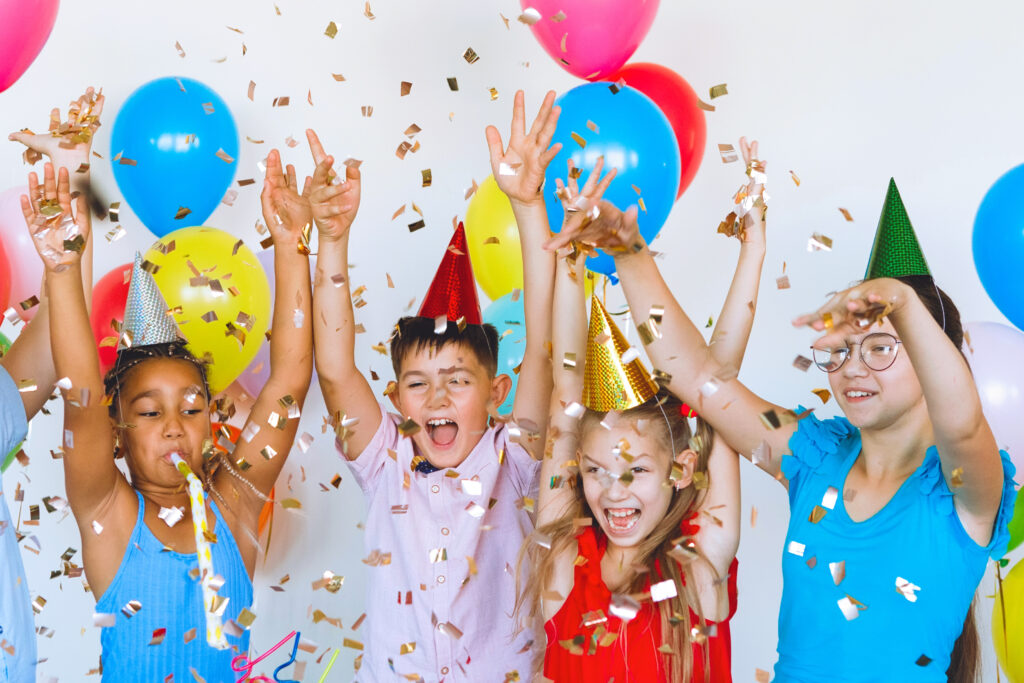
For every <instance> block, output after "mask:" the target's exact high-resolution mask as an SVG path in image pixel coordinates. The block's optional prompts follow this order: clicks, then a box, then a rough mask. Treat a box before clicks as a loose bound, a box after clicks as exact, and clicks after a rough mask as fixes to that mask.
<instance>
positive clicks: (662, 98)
mask: <svg viewBox="0 0 1024 683" xmlns="http://www.w3.org/2000/svg"><path fill="white" fill-rule="evenodd" d="M607 80H609V81H619V80H622V81H625V82H626V85H629V86H631V87H633V88H636V89H637V90H639V91H640V92H642V93H643V94H645V95H647V96H648V97H650V98H651V99H652V100H654V103H655V104H656V105H658V108H659V109H661V112H662V113H663V114H664V115H665V116H666V117H667V118H668V121H669V123H670V124H671V125H672V132H674V133H675V134H676V142H677V143H678V144H679V162H680V163H679V168H680V174H679V192H678V193H677V194H676V199H678V198H679V197H681V196H682V195H683V191H684V190H686V188H687V187H689V185H690V181H692V180H693V177H694V176H695V175H697V169H698V168H699V167H700V162H701V159H703V158H704V144H705V142H706V141H707V134H708V130H707V123H706V122H705V121H704V112H703V111H702V110H701V108H700V107H699V106H697V102H698V99H697V93H695V92H694V91H693V88H691V87H690V84H689V83H687V82H686V81H685V80H684V79H683V77H682V76H680V75H679V74H677V73H676V72H675V71H672V69H667V68H665V67H663V66H661V65H659V64H648V63H645V62H637V63H635V64H627V65H626V66H624V67H622V68H621V69H620V70H619V71H618V73H616V74H615V75H613V76H610V77H609V78H608V79H607Z"/></svg>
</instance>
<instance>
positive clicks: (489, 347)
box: [307, 92, 559, 683]
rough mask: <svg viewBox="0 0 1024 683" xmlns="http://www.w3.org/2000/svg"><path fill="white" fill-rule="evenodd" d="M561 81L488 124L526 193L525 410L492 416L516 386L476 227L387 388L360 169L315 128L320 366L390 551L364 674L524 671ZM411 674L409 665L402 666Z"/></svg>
mask: <svg viewBox="0 0 1024 683" xmlns="http://www.w3.org/2000/svg"><path fill="white" fill-rule="evenodd" d="M553 103H554V93H553V92H551V93H548V95H547V97H546V98H545V100H544V104H543V105H542V106H541V109H540V112H539V113H538V115H537V118H536V120H535V121H534V123H533V125H532V127H531V129H530V130H529V131H526V129H525V115H524V105H523V93H522V92H519V93H517V94H516V98H515V105H514V109H513V118H512V132H511V138H510V139H509V145H508V148H507V149H506V148H505V147H504V145H503V144H502V140H501V136H500V134H499V133H498V131H497V130H496V129H494V127H493V126H491V127H488V129H487V142H488V146H489V148H490V157H491V167H492V169H493V173H494V177H495V179H496V181H497V183H498V186H499V187H500V188H501V189H502V191H504V192H505V194H506V195H508V197H509V199H510V200H511V203H512V208H513V211H514V213H515V217H516V221H517V224H518V228H519V235H520V241H521V244H522V251H523V266H524V285H525V286H524V296H525V301H524V305H525V315H526V319H525V322H526V332H527V337H526V351H525V355H524V358H523V363H522V368H521V371H520V376H519V386H518V390H517V392H516V397H515V404H514V407H513V420H514V422H513V423H511V424H509V425H506V424H504V423H501V422H496V423H495V426H490V427H489V426H488V425H489V422H490V418H491V416H493V415H495V414H496V411H497V407H498V406H499V405H501V403H502V402H503V401H504V399H505V396H506V394H507V393H508V391H509V389H510V387H511V380H510V378H509V377H508V376H507V375H497V376H496V371H497V353H498V335H497V331H496V330H495V329H494V327H493V326H491V325H483V324H482V321H481V318H480V308H479V304H478V303H477V299H476V289H475V283H474V282H473V280H472V269H471V268H470V265H469V257H468V249H467V248H466V243H465V234H464V232H463V230H462V226H461V225H460V226H459V229H458V230H456V232H455V234H454V235H453V237H452V241H451V244H450V245H449V248H448V250H447V251H446V252H445V255H444V259H443V260H442V263H441V266H440V268H439V269H438V272H437V275H436V277H435V278H434V282H433V284H432V285H431V287H430V291H429V292H428V294H427V296H426V297H425V299H424V303H423V307H422V308H421V310H420V313H419V315H418V316H416V317H406V318H402V319H401V320H399V321H398V324H397V325H396V331H395V333H394V335H393V337H392V341H391V357H392V364H393V366H394V370H395V380H396V382H395V383H394V384H393V385H391V387H390V389H391V390H390V391H389V392H388V396H389V398H390V399H391V402H392V404H393V405H394V408H395V410H396V412H397V414H390V413H388V411H387V409H386V408H385V407H384V406H383V405H381V404H379V403H378V402H377V399H376V397H375V396H374V394H373V391H372V390H371V388H370V385H369V383H368V382H367V381H366V379H365V377H364V376H363V375H362V374H361V373H360V371H359V370H358V369H357V368H356V365H355V357H354V345H355V330H354V320H353V309H352V299H351V292H350V291H349V281H348V272H347V268H348V234H349V227H350V226H351V224H352V221H353V220H354V219H355V215H356V212H357V210H358V208H359V194H360V175H359V171H358V169H356V168H353V167H347V168H346V169H345V179H344V180H343V181H342V182H340V183H337V184H335V183H332V182H331V180H330V175H331V173H330V169H331V165H332V164H333V162H334V159H333V158H332V157H330V156H328V155H327V154H326V153H325V152H324V151H323V148H322V147H321V145H320V142H319V140H318V139H317V138H316V135H315V134H314V133H313V132H312V131H308V132H307V135H308V137H309V140H310V146H311V148H312V150H313V156H314V159H315V161H316V162H317V170H316V175H315V176H314V178H313V182H312V187H311V191H310V194H309V198H310V202H311V205H312V209H313V217H314V220H315V222H316V225H317V229H318V232H319V238H320V242H319V256H318V260H317V271H316V277H315V283H314V303H313V305H314V314H313V319H314V343H315V353H316V367H317V372H318V374H319V377H320V386H321V389H322V390H323V395H324V400H325V401H326V404H327V409H328V410H329V411H330V412H331V414H332V415H333V416H334V418H335V428H336V431H337V433H338V441H337V445H338V448H339V450H340V452H341V453H342V454H343V455H344V456H345V457H346V458H347V459H348V460H349V462H350V467H351V469H352V472H353V474H354V475H355V477H356V479H357V481H358V482H359V485H360V486H361V487H362V489H363V491H364V493H365V494H366V496H367V510H368V511H367V521H366V545H367V552H368V553H369V554H370V556H371V557H374V558H377V559H378V560H379V562H378V564H377V565H376V566H374V567H373V568H372V569H371V574H370V589H369V591H368V595H367V610H366V612H367V625H366V627H365V628H366V630H367V632H368V635H367V637H366V640H365V643H364V645H365V648H366V649H365V652H364V654H363V655H362V661H361V664H360V668H359V671H358V674H357V680H359V681H363V682H364V683H369V682H371V681H385V680H386V681H392V680H396V679H397V680H400V679H402V678H406V679H410V680H416V677H417V676H418V677H420V678H422V680H424V681H426V682H428V683H433V682H440V681H446V682H454V681H473V682H474V683H475V682H477V681H481V682H482V681H498V682H502V681H506V680H526V679H527V677H528V676H529V674H530V664H531V660H532V657H531V647H532V644H531V643H530V641H529V636H528V633H527V632H525V631H524V632H522V633H517V629H516V625H515V620H514V618H513V612H514V609H515V569H514V567H515V564H516V556H517V553H518V551H519V548H520V546H521V544H522V542H523V540H524V539H525V538H526V536H527V535H529V533H530V532H531V531H532V530H533V515H532V502H531V501H532V500H533V499H536V497H537V486H538V481H537V476H538V472H539V460H538V459H539V458H540V457H541V456H542V454H543V447H544V440H545V431H546V425H547V414H546V413H547V410H546V407H547V405H548V403H549V400H550V395H551V364H550V358H549V353H548V350H547V348H546V346H547V342H548V340H549V339H550V328H551V321H550V312H549V309H550V302H551V292H552V287H553V278H554V258H553V256H552V255H551V253H550V252H546V251H545V250H544V249H543V248H542V246H543V243H544V242H545V241H546V240H547V239H548V236H549V234H550V231H549V228H548V222H547V216H546V213H545V209H544V201H543V198H542V195H541V186H542V184H543V180H544V171H545V168H546V167H547V164H548V163H549V162H550V161H551V159H552V158H553V157H554V155H555V154H556V153H557V152H558V149H559V146H558V145H555V146H552V147H551V148H550V149H548V145H549V144H550V141H551V137H552V135H553V134H554V131H555V125H556V123H557V120H558V113H559V110H558V108H556V107H553ZM396 674H397V676H396Z"/></svg>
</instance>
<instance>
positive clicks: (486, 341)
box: [391, 316, 498, 380]
mask: <svg viewBox="0 0 1024 683" xmlns="http://www.w3.org/2000/svg"><path fill="white" fill-rule="evenodd" d="M434 327H435V326H434V319H433V318H424V317H420V316H406V317H404V318H400V319H399V320H398V323H397V324H396V325H395V331H394V334H392V335H391V366H392V367H393V368H394V370H395V379H396V380H397V379H398V378H399V376H400V375H401V374H402V361H403V360H405V358H406V356H408V355H409V354H410V353H417V352H419V351H422V350H423V349H429V350H430V351H434V352H436V351H440V350H441V349H442V348H444V347H445V346H447V345H448V344H462V345H463V346H465V347H466V348H468V349H469V350H470V351H471V352H472V353H473V355H474V356H476V359H477V361H479V363H480V364H481V365H483V366H484V368H486V369H487V374H488V375H489V376H490V377H494V376H495V375H496V374H497V372H498V330H497V328H495V327H494V325H491V324H490V323H484V324H483V325H466V326H465V327H463V328H462V330H461V331H460V330H459V326H458V325H456V324H455V323H453V322H451V321H449V322H448V327H447V328H446V329H445V331H444V332H441V333H440V334H438V333H437V332H436V331H435V329H434Z"/></svg>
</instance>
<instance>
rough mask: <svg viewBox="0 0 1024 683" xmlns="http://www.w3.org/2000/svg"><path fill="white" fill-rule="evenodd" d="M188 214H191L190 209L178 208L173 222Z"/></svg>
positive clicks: (185, 207)
mask: <svg viewBox="0 0 1024 683" xmlns="http://www.w3.org/2000/svg"><path fill="white" fill-rule="evenodd" d="M190 213H192V209H190V208H188V207H187V206H179V207H178V212H177V213H176V214H174V220H176V221H180V220H181V219H182V218H184V217H185V216H187V215H189V214H190Z"/></svg>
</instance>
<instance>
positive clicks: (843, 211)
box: [839, 206, 853, 223]
mask: <svg viewBox="0 0 1024 683" xmlns="http://www.w3.org/2000/svg"><path fill="white" fill-rule="evenodd" d="M839 213H841V214H843V218H845V219H846V222H847V223H852V222H853V216H851V215H850V212H849V211H847V210H846V209H844V208H843V207H841V206H840V207H839Z"/></svg>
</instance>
